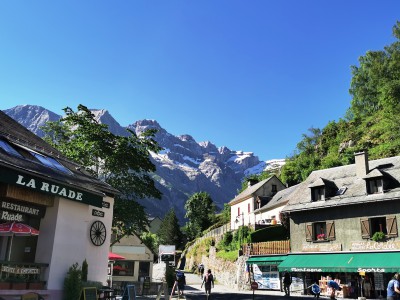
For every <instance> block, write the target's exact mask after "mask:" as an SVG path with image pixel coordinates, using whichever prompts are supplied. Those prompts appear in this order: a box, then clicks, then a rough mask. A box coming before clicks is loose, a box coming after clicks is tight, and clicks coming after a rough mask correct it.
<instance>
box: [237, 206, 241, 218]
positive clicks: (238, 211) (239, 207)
mask: <svg viewBox="0 0 400 300" xmlns="http://www.w3.org/2000/svg"><path fill="white" fill-rule="evenodd" d="M237 215H238V216H240V207H238V214H237Z"/></svg>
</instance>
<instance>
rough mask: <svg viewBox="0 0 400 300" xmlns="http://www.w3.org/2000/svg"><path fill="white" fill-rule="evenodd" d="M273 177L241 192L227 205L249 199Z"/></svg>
mask: <svg viewBox="0 0 400 300" xmlns="http://www.w3.org/2000/svg"><path fill="white" fill-rule="evenodd" d="M273 176H275V175H273ZM273 176H271V177H268V178H267V179H264V180H262V181H260V182H258V183H256V184H254V185H252V186H250V187H248V188H247V189H245V190H244V191H243V192H241V193H240V194H239V195H237V196H236V197H235V198H234V199H233V200H231V201H230V202H229V203H236V202H238V201H240V200H243V199H247V198H249V197H250V196H251V195H253V194H254V193H255V192H257V190H258V189H259V188H261V187H262V186H263V185H264V184H265V183H267V182H268V181H269V180H270V179H271V178H272V177H273Z"/></svg>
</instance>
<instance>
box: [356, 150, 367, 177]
mask: <svg viewBox="0 0 400 300" xmlns="http://www.w3.org/2000/svg"><path fill="white" fill-rule="evenodd" d="M354 157H355V160H356V175H357V177H358V178H363V177H364V176H365V175H367V174H368V173H369V166H368V152H367V151H362V152H358V153H354Z"/></svg>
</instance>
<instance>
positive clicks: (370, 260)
mask: <svg viewBox="0 0 400 300" xmlns="http://www.w3.org/2000/svg"><path fill="white" fill-rule="evenodd" d="M278 269H279V271H285V270H290V271H291V272H362V271H364V272H376V273H383V272H399V271H400V252H375V253H335V254H332V253H325V254H292V255H290V254H289V255H288V256H287V258H286V259H285V260H284V261H283V262H282V263H281V264H279V265H278Z"/></svg>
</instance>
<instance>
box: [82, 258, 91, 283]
mask: <svg viewBox="0 0 400 300" xmlns="http://www.w3.org/2000/svg"><path fill="white" fill-rule="evenodd" d="M88 267H89V266H88V263H87V261H86V259H85V260H84V261H83V263H82V281H83V282H86V281H87V276H88Z"/></svg>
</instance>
